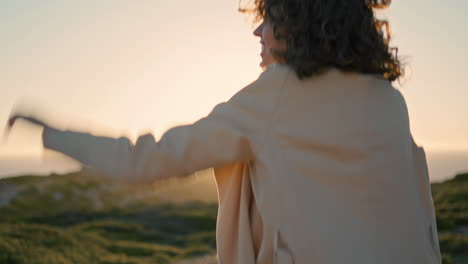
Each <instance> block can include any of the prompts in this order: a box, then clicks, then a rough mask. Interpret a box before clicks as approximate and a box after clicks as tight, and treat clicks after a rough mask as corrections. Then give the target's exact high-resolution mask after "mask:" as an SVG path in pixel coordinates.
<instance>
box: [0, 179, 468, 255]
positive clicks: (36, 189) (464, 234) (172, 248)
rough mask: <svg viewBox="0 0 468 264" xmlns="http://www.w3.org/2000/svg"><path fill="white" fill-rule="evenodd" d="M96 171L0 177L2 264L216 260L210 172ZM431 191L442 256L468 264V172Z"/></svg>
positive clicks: (212, 190)
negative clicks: (124, 178)
mask: <svg viewBox="0 0 468 264" xmlns="http://www.w3.org/2000/svg"><path fill="white" fill-rule="evenodd" d="M94 176H95V175H92V174H91V173H90V172H88V171H86V170H83V171H80V172H74V173H70V174H66V175H50V176H45V177H39V176H21V177H11V178H5V179H0V263H5V264H23V263H27V264H36V263H37V264H42V263H44V264H46V263H47V264H50V263H64V264H65V263H74V264H76V263H78V264H79V263H100V264H124V263H125V264H146V263H148V264H149V263H215V262H216V258H215V255H216V240H215V228H216V216H217V197H216V188H215V185H214V182H213V179H212V175H211V174H209V173H205V174H204V175H201V176H191V177H188V179H185V180H182V181H168V182H163V183H158V184H155V185H154V186H125V185H122V184H118V183H113V182H109V181H106V180H103V179H100V178H98V177H94ZM432 192H433V198H434V204H435V209H436V216H437V224H438V231H439V243H440V247H441V251H442V253H443V261H444V263H447V264H462V263H467V260H468V255H467V250H466V249H467V248H468V174H460V175H457V176H456V177H454V178H453V179H451V180H448V181H445V182H441V183H433V184H432ZM193 259H199V261H198V262H194V261H193Z"/></svg>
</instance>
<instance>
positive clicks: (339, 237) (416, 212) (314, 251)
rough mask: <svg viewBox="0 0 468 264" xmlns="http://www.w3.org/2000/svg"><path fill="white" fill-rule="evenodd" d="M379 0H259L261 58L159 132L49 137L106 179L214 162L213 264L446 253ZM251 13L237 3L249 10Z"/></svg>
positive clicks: (413, 258)
mask: <svg viewBox="0 0 468 264" xmlns="http://www.w3.org/2000/svg"><path fill="white" fill-rule="evenodd" d="M389 4H390V1H384V0H381V1H379V0H372V1H371V0H255V2H254V8H253V9H250V11H253V12H255V13H256V18H257V19H258V20H259V21H260V20H261V21H263V22H262V24H261V25H260V26H259V27H258V28H257V29H256V30H255V32H254V34H255V35H256V36H258V37H260V42H261V44H262V53H261V58H262V60H261V63H260V65H261V66H262V67H264V68H265V69H266V70H265V71H264V72H263V73H262V74H261V75H260V76H259V78H258V79H257V80H256V81H254V82H253V83H251V84H250V85H248V86H247V87H245V88H243V89H242V90H240V91H239V92H238V93H237V94H235V95H234V96H233V97H232V98H231V99H230V100H228V101H227V102H223V103H220V104H219V105H217V106H216V107H215V108H214V109H213V111H212V112H211V113H210V114H209V115H208V116H206V117H204V118H202V119H200V120H198V121H197V122H195V123H193V124H190V125H184V126H178V127H174V128H172V129H170V130H168V131H167V132H166V133H165V134H164V135H163V136H162V138H161V139H160V140H159V141H158V142H156V141H155V139H154V138H153V136H152V135H143V136H141V137H139V138H138V140H137V142H136V144H135V145H133V144H132V143H131V142H130V141H129V140H128V139H126V138H119V139H114V138H105V137H96V136H93V135H90V134H86V133H78V132H73V131H61V130H57V129H55V128H52V127H50V126H48V125H46V124H44V123H43V122H41V121H39V120H38V119H37V118H31V117H24V116H21V115H13V116H12V118H11V119H10V125H13V123H14V121H15V120H16V119H17V118H26V119H28V120H30V121H32V122H35V123H37V124H39V125H42V126H44V127H45V128H44V133H43V141H44V146H45V147H46V148H49V149H53V150H56V151H60V152H62V153H65V154H66V155H69V156H71V157H73V158H75V159H77V160H79V161H80V162H82V163H83V164H85V165H86V166H88V167H91V168H94V169H96V170H98V171H100V172H102V173H104V174H107V175H109V176H110V177H116V178H121V179H125V180H126V181H130V182H140V183H141V182H152V181H155V180H158V179H162V178H167V177H177V176H184V175H188V174H191V173H192V172H194V171H197V170H201V169H205V168H210V167H213V168H214V173H215V177H216V181H217V186H218V194H219V211H218V223H217V249H218V259H219V263H278V264H283V263H326V264H335V263H336V264H338V263H339V264H341V263H356V264H362V263H369V264H370V263H372V264H374V263H380V264H382V263H392V264H393V263H408V264H409V263H411V264H413V263H440V253H439V245H438V239H437V229H436V225H435V216H434V208H433V204H432V198H431V193H430V185H429V179H428V174H427V167H426V159H425V156H424V150H423V149H422V148H420V147H418V146H417V145H416V144H415V143H414V141H413V139H412V136H411V131H410V128H409V121H408V112H407V108H406V104H405V101H404V99H403V97H402V95H401V94H400V93H399V92H398V91H397V90H396V89H395V88H393V87H392V86H391V81H394V80H396V79H398V78H399V77H400V76H401V75H402V69H401V65H400V62H399V61H398V58H397V56H396V55H394V54H393V52H392V49H391V48H390V47H389V40H390V34H389V31H388V25H387V24H386V23H385V22H383V21H380V20H378V19H376V18H375V17H374V9H375V8H384V7H387V6H388V5H389ZM244 11H245V10H244Z"/></svg>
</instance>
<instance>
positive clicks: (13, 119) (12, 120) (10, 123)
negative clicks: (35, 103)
mask: <svg viewBox="0 0 468 264" xmlns="http://www.w3.org/2000/svg"><path fill="white" fill-rule="evenodd" d="M18 119H23V120H26V121H28V122H30V123H32V124H34V125H38V126H42V127H44V128H46V127H50V126H49V125H47V124H46V123H45V122H44V121H41V120H39V119H38V118H35V117H32V116H25V115H21V114H14V115H12V116H11V117H10V118H9V119H8V128H11V127H13V125H14V124H15V122H16V120H18Z"/></svg>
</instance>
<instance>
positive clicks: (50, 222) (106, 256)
mask: <svg viewBox="0 0 468 264" xmlns="http://www.w3.org/2000/svg"><path fill="white" fill-rule="evenodd" d="M160 184H161V186H156V187H155V186H145V187H143V186H137V187H132V188H130V187H126V186H122V185H119V184H114V183H112V182H105V181H103V180H97V179H96V178H94V177H92V176H91V175H89V173H88V172H86V171H83V172H79V173H72V174H69V175H63V176H59V175H53V176H49V177H35V176H24V177H16V178H7V179H2V180H0V263H5V264H6V263H15V264H16V263H27V264H33V263H44V264H45V263H47V264H50V263H73V264H76V263H102V264H104V263H109V264H110V263H128V264H130V263H135V264H140V263H141V264H143V263H174V262H177V261H182V260H184V259H191V258H194V257H200V256H205V255H215V246H216V245H215V243H216V241H215V226H216V214H217V204H216V190H215V189H214V186H213V183H212V182H210V179H209V178H208V177H206V176H205V177H201V178H199V179H189V180H185V181H183V182H180V181H173V182H166V183H160ZM210 185H211V186H210ZM207 186H208V187H209V188H211V190H204V191H203V193H202V194H200V195H196V193H197V192H200V189H204V188H207Z"/></svg>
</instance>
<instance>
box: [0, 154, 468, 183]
mask: <svg viewBox="0 0 468 264" xmlns="http://www.w3.org/2000/svg"><path fill="white" fill-rule="evenodd" d="M426 155H427V163H428V167H429V178H430V180H431V182H440V181H443V180H446V179H450V178H453V177H454V176H455V175H456V174H457V173H463V172H466V173H468V151H466V152H447V151H445V152H442V151H438V152H430V151H428V152H427V153H426ZM79 169H80V164H78V163H77V162H74V161H72V160H71V159H67V158H65V157H59V156H53V157H48V158H40V157H21V158H20V157H16V158H13V157H11V158H10V157H8V158H7V157H0V178H4V177H12V176H19V175H38V176H43V175H48V174H50V173H57V174H61V173H66V172H71V171H76V170H79Z"/></svg>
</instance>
